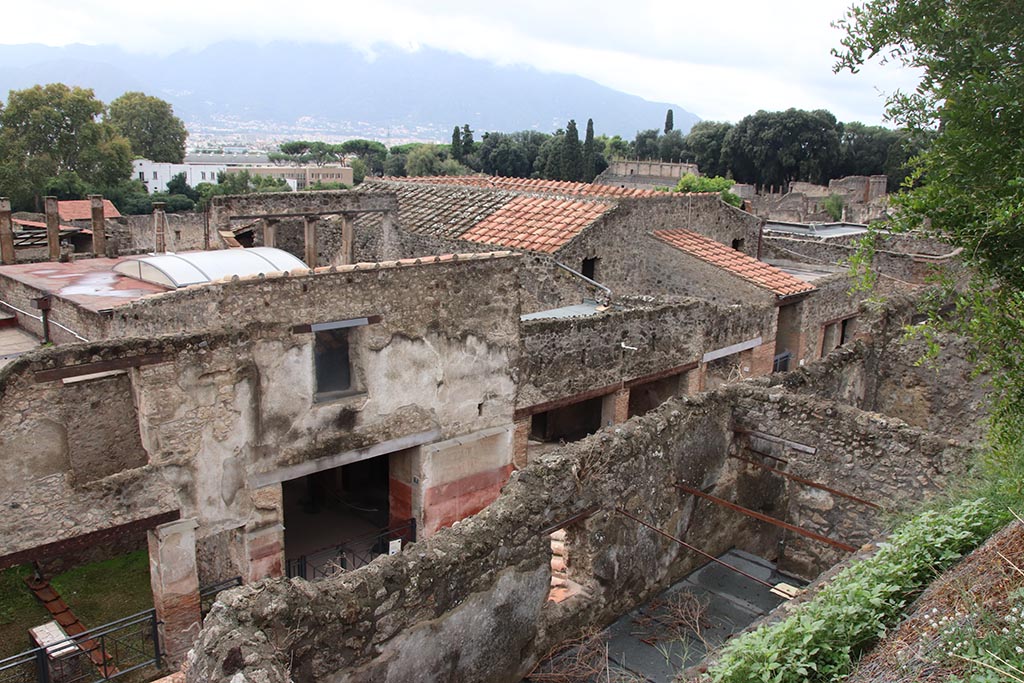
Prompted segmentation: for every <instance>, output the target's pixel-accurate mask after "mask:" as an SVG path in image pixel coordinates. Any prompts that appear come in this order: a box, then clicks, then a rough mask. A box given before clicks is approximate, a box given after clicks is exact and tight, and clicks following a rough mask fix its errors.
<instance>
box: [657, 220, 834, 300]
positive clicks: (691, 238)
mask: <svg viewBox="0 0 1024 683" xmlns="http://www.w3.org/2000/svg"><path fill="white" fill-rule="evenodd" d="M654 237H655V238H657V239H659V240H661V241H662V242H664V243H665V244H668V245H670V246H672V247H675V248H676V249H679V250H680V251H682V252H684V253H687V254H689V255H690V256H693V257H695V258H699V259H700V260H702V261H704V262H705V263H709V264H711V265H713V266H716V267H718V268H722V269H723V270H727V271H729V272H731V273H732V274H733V275H736V276H738V277H741V278H743V279H744V280H746V281H748V282H751V283H753V284H755V285H757V286H758V287H761V288H763V289H767V290H769V291H771V292H774V293H775V294H776V295H777V296H780V297H784V296H792V295H794V294H803V293H805V292H813V291H814V289H815V287H814V286H813V285H811V284H810V283H807V282H804V281H803V280H801V279H799V278H796V277H794V276H792V275H790V274H789V273H784V272H783V271H781V270H779V269H778V268H776V267H775V266H772V265H769V264H767V263H765V262H764V261H758V260H757V259H755V258H753V257H750V256H747V255H746V254H744V253H743V252H741V251H736V250H735V249H732V248H730V247H727V246H725V245H724V244H722V243H721V242H716V241H714V240H713V239H709V238H707V237H704V236H703V235H700V234H698V233H695V232H693V231H691V230H684V229H682V228H675V229H672V230H655V231H654Z"/></svg>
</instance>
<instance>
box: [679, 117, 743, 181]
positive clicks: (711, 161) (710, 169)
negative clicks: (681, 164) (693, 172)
mask: <svg viewBox="0 0 1024 683" xmlns="http://www.w3.org/2000/svg"><path fill="white" fill-rule="evenodd" d="M730 130H732V124H731V123H722V122H719V121H699V122H697V123H695V124H694V125H693V128H691V129H690V132H689V134H687V136H686V148H685V153H686V154H687V155H688V158H687V159H686V160H688V161H692V162H693V163H695V164H697V168H698V169H700V172H701V173H703V174H705V175H710V176H724V175H728V173H729V169H728V168H727V167H726V165H725V164H723V163H722V145H723V143H724V142H725V136H726V135H728V134H729V131H730Z"/></svg>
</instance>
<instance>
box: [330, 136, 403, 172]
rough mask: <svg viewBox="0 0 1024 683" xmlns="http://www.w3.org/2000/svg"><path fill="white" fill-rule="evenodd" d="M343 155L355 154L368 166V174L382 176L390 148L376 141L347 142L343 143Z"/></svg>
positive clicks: (358, 140) (359, 140)
mask: <svg viewBox="0 0 1024 683" xmlns="http://www.w3.org/2000/svg"><path fill="white" fill-rule="evenodd" d="M341 154H354V155H355V156H356V157H358V158H359V159H362V161H363V163H364V164H366V172H367V173H368V174H371V175H380V174H382V173H384V162H385V161H386V160H387V158H388V148H387V147H385V146H384V143H381V142H377V141H376V140H362V139H357V140H346V141H345V142H343V143H341ZM403 164H404V162H403ZM389 175H390V174H389Z"/></svg>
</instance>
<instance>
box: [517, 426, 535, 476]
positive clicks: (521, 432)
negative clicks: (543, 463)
mask: <svg viewBox="0 0 1024 683" xmlns="http://www.w3.org/2000/svg"><path fill="white" fill-rule="evenodd" d="M532 425H533V417H532V416H530V415H527V416H526V417H521V418H519V419H518V420H516V421H515V431H514V432H513V433H512V465H513V466H515V468H516V469H519V470H521V469H523V468H524V467H526V466H527V465H528V464H529V463H530V455H529V448H530V428H531V426H532Z"/></svg>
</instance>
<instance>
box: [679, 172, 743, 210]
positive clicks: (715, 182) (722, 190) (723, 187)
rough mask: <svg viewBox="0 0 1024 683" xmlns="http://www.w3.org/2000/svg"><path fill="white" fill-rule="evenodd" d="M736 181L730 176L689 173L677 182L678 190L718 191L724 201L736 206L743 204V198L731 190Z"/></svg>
mask: <svg viewBox="0 0 1024 683" xmlns="http://www.w3.org/2000/svg"><path fill="white" fill-rule="evenodd" d="M735 184H736V183H735V182H733V181H732V180H730V179H728V178H722V177H721V176H716V177H713V178H712V177H708V176H695V175H693V174H692V173H687V174H685V175H683V177H682V178H680V179H679V182H678V183H677V184H676V187H675V191H676V192H717V193H719V196H721V198H722V201H723V202H725V203H726V204H731V205H732V206H735V207H741V206H743V200H742V199H741V198H740V197H739V195H736V194H733V193H732V192H730V191H729V190H730V189H732V186H733V185H735Z"/></svg>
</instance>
